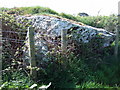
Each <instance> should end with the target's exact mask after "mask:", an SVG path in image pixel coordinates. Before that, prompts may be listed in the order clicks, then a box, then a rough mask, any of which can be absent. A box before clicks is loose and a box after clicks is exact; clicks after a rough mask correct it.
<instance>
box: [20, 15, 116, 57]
mask: <svg viewBox="0 0 120 90" xmlns="http://www.w3.org/2000/svg"><path fill="white" fill-rule="evenodd" d="M20 18H26V19H31V20H32V21H31V24H32V25H33V27H34V28H35V47H36V50H37V52H38V53H43V54H44V55H45V54H46V53H47V52H48V51H49V48H48V41H49V42H51V43H53V42H54V43H55V42H56V41H55V38H57V37H60V36H61V30H63V29H64V30H67V32H68V34H70V31H71V30H72V31H75V33H76V34H73V35H72V37H74V38H75V39H76V40H77V41H78V42H83V43H88V42H89V41H90V40H91V39H92V38H94V37H96V36H97V35H100V37H101V38H103V39H104V43H103V46H104V47H107V46H109V45H110V43H111V42H113V40H114V34H112V33H110V32H108V31H106V30H104V29H99V28H94V27H91V26H87V25H83V24H80V23H76V22H73V21H70V20H66V19H62V18H57V17H52V16H44V15H39V16H31V17H25V16H23V17H20ZM78 35H79V37H78ZM41 36H44V37H45V36H46V37H49V38H47V39H48V40H47V41H46V40H45V39H44V38H43V37H41Z"/></svg>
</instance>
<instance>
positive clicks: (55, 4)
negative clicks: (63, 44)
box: [0, 0, 119, 16]
mask: <svg viewBox="0 0 120 90" xmlns="http://www.w3.org/2000/svg"><path fill="white" fill-rule="evenodd" d="M118 2H119V0H0V7H8V8H12V7H27V6H42V7H49V8H51V9H53V10H55V11H57V12H59V13H61V12H64V13H67V14H72V15H77V14H78V13H81V12H85V13H87V14H89V15H91V16H96V15H106V16H107V15H110V14H117V13H118Z"/></svg>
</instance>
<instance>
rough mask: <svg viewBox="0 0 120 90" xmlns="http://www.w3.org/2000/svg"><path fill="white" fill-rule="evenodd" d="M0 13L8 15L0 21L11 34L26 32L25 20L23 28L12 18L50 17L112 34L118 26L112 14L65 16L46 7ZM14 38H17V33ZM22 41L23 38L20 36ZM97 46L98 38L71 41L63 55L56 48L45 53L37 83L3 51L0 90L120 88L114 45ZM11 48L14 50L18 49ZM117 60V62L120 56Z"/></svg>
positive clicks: (119, 64)
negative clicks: (82, 41) (0, 89)
mask: <svg viewBox="0 0 120 90" xmlns="http://www.w3.org/2000/svg"><path fill="white" fill-rule="evenodd" d="M1 10H2V12H3V11H5V12H6V13H8V14H3V16H0V19H2V20H3V21H2V23H3V25H2V26H3V29H6V28H11V31H17V32H19V30H23V29H26V28H27V25H28V24H26V23H25V22H26V21H25V20H24V21H22V22H24V25H26V26H24V27H23V26H22V25H23V24H19V23H18V22H16V20H15V19H14V15H26V14H31V15H33V14H47V15H49V14H50V15H51V14H53V15H57V16H59V17H63V18H67V19H71V20H74V21H77V22H82V23H84V24H87V25H90V26H94V27H99V28H106V29H107V30H109V31H110V32H114V33H115V26H116V23H117V19H116V16H115V15H111V16H94V17H93V16H88V17H80V16H73V15H69V14H65V13H60V14H59V13H57V12H55V11H53V10H51V9H49V8H43V7H21V8H13V9H8V8H1ZM16 36H17V37H18V36H19V35H18V34H16ZM20 36H21V35H20ZM11 38H12V34H11ZM21 39H25V38H24V37H21ZM8 43H9V45H10V46H9V47H11V45H13V44H15V43H10V42H8ZM98 43H101V41H97V39H94V40H91V42H90V43H88V44H82V43H77V42H72V45H71V44H70V45H69V46H70V47H69V48H68V51H66V53H64V54H62V53H61V52H60V50H59V49H57V50H54V49H53V50H51V52H50V53H48V56H49V60H48V62H43V63H44V65H42V66H38V68H39V70H38V77H37V81H34V80H32V79H31V78H30V77H29V69H28V68H26V67H25V66H21V64H19V63H20V62H21V63H22V62H23V61H22V60H20V59H19V58H18V57H16V59H15V60H14V59H13V57H10V56H11V53H9V52H8V51H4V53H3V56H4V57H3V63H4V67H3V71H4V72H3V85H4V87H3V88H29V87H30V86H31V85H32V84H34V83H37V84H38V86H40V85H42V84H48V83H49V82H52V85H51V86H50V88H51V89H53V88H118V87H120V77H119V76H120V61H119V60H118V61H116V60H115V57H114V46H115V45H114V43H112V44H111V46H109V47H107V48H102V49H100V44H98ZM96 44H97V45H96ZM5 45H6V43H5ZM18 46H19V45H18ZM4 48H6V47H4V46H3V49H4ZM19 48H20V47H19ZM58 48H59V47H58ZM14 49H16V50H17V49H18V48H14ZM12 54H13V53H12ZM119 54H120V44H119ZM118 59H120V56H119V57H118ZM8 62H9V63H8Z"/></svg>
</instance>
